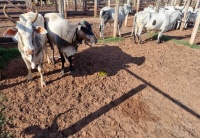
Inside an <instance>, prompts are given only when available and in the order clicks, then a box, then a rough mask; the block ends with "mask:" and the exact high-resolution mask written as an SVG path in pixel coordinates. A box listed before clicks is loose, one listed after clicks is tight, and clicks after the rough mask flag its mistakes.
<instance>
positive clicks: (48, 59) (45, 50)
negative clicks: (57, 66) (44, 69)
mask: <svg viewBox="0 0 200 138" xmlns="http://www.w3.org/2000/svg"><path fill="white" fill-rule="evenodd" d="M44 52H45V54H46V57H47V62H48V64H50V63H51V59H50V57H49V55H48V54H47V47H46V45H44Z"/></svg>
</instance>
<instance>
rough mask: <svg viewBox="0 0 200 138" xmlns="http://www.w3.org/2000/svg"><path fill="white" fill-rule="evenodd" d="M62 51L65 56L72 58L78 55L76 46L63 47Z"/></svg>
mask: <svg viewBox="0 0 200 138" xmlns="http://www.w3.org/2000/svg"><path fill="white" fill-rule="evenodd" d="M61 51H62V52H63V53H64V54H65V56H67V57H70V56H72V55H74V54H75V53H76V49H75V47H74V46H67V47H62V48H61Z"/></svg>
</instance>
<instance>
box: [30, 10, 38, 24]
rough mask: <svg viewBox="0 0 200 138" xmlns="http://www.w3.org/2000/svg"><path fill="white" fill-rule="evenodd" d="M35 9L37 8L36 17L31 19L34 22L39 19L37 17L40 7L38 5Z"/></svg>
mask: <svg viewBox="0 0 200 138" xmlns="http://www.w3.org/2000/svg"><path fill="white" fill-rule="evenodd" d="M35 10H36V15H35V17H34V18H33V19H32V20H31V22H32V23H34V22H35V21H36V20H37V17H38V8H37V7H36V8H35Z"/></svg>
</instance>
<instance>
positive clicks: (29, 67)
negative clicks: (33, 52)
mask: <svg viewBox="0 0 200 138" xmlns="http://www.w3.org/2000/svg"><path fill="white" fill-rule="evenodd" d="M22 58H23V59H24V62H25V64H26V66H27V69H28V76H27V81H30V80H31V79H32V74H31V63H30V62H29V61H28V60H27V59H26V57H24V56H23V55H22Z"/></svg>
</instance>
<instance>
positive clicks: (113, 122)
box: [0, 17, 200, 138]
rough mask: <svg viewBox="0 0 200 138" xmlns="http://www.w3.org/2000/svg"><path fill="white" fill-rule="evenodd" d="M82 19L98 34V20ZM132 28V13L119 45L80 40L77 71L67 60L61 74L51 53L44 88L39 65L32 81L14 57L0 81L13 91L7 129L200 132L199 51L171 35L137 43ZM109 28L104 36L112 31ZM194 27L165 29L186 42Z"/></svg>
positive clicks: (28, 134) (98, 136)
mask: <svg viewBox="0 0 200 138" xmlns="http://www.w3.org/2000/svg"><path fill="white" fill-rule="evenodd" d="M80 19H83V18H79V19H69V20H70V21H71V22H76V21H79V20H80ZM84 19H86V20H88V21H89V22H90V23H92V24H93V29H94V32H95V34H96V35H97V36H98V35H99V32H98V25H99V19H98V18H84ZM131 26H132V17H130V18H129V24H128V27H124V26H123V28H122V34H123V37H124V38H125V39H124V40H123V41H121V42H119V43H106V44H97V45H94V46H93V47H92V48H91V47H89V46H87V45H84V44H82V45H80V47H79V49H78V52H77V53H76V54H75V56H74V59H73V62H74V66H75V68H76V72H75V73H70V72H69V68H68V67H69V64H68V62H66V63H65V66H66V73H65V75H64V76H61V74H60V69H61V62H59V61H58V63H57V64H56V65H55V66H54V65H51V64H48V63H47V61H46V59H45V60H44V68H45V70H46V72H45V74H44V76H45V80H46V82H47V87H46V88H44V89H41V87H40V77H39V73H38V72H37V71H36V70H34V71H33V76H34V78H33V80H32V81H31V82H27V81H26V75H27V69H26V66H25V63H24V61H23V60H22V58H21V57H20V58H18V59H14V60H13V61H12V62H11V63H10V64H8V66H7V67H6V69H5V70H4V72H3V77H4V79H3V80H2V81H1V84H2V85H1V86H0V91H1V94H4V95H5V96H6V97H7V99H6V101H4V104H5V105H6V109H5V110H4V111H3V113H4V114H5V115H6V117H7V120H8V122H9V123H8V124H7V125H5V130H7V131H11V132H13V133H14V137H15V138H61V137H63V138H67V137H69V138H78V137H81V138H85V137H88V138H111V137H113V138H114V137H119V138H144V137H150V138H156V137H157V138H158V137H162V138H171V137H175V138H176V137H177V138H180V137H183V138H193V137H194V138H199V137H200V108H199V105H200V100H199V99H200V93H199V92H200V64H199V63H200V50H198V49H191V48H189V47H186V46H183V45H180V44H176V43H174V42H172V41H167V42H163V43H161V44H157V43H155V40H150V41H147V42H146V43H144V44H142V45H140V44H134V43H133V39H132V38H131V37H130V31H131V28H132V27H131ZM108 30H109V25H108V26H107V30H106V37H109V36H112V32H111V33H109V32H108ZM191 32H192V30H191V29H188V30H185V31H179V30H175V31H170V32H168V33H165V35H170V36H173V38H177V39H184V40H188V39H189V38H190V35H191ZM142 39H143V40H145V39H146V35H145V34H143V35H142ZM199 40H200V37H199V36H197V39H196V43H199V42H200V41H199ZM48 49H49V51H48V52H49V54H50V48H48Z"/></svg>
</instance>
